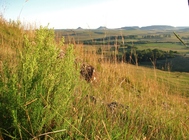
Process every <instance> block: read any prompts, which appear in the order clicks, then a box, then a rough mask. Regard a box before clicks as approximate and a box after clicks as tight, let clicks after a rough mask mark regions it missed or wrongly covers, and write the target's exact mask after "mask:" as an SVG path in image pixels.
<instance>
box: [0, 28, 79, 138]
mask: <svg viewBox="0 0 189 140" xmlns="http://www.w3.org/2000/svg"><path fill="white" fill-rule="evenodd" d="M60 44H61V43H60ZM60 44H59V45H60ZM20 45H22V46H21V47H19V48H17V49H16V52H15V54H16V55H15V58H13V59H17V62H16V64H14V66H13V65H10V63H11V62H10V60H9V61H8V60H7V59H4V60H2V61H1V73H0V89H1V90H0V101H1V103H0V114H1V115H0V120H1V122H0V129H1V133H2V134H3V135H4V136H6V138H11V139H26V138H36V139H38V138H39V139H40V135H41V134H43V133H46V132H49V131H50V132H52V131H53V130H58V131H57V132H62V131H65V130H64V128H65V127H66V126H64V125H65V124H64V121H65V120H64V119H66V117H68V116H66V115H65V114H66V112H67V108H69V106H70V105H69V104H70V99H71V97H72V96H73V95H72V93H73V92H74V90H75V87H76V86H77V82H78V78H79V72H78V71H77V70H76V69H74V67H75V63H74V61H75V58H74V54H73V45H69V46H68V47H67V48H66V55H65V57H64V59H57V56H58V53H59V51H60V48H59V46H58V45H57V44H56V42H55V41H54V31H53V30H49V29H48V28H47V27H44V28H43V27H40V29H37V30H36V31H35V37H34V38H32V39H31V38H30V37H29V36H28V35H27V33H26V34H24V35H23V43H22V44H20ZM62 45H63V44H62ZM7 47H8V46H7ZM10 47H11V46H10ZM42 136H43V135H42Z"/></svg>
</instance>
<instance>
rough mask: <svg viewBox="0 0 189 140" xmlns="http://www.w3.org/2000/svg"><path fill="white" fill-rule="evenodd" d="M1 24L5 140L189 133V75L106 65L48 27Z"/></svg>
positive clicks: (1, 134) (0, 132)
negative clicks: (90, 79)
mask: <svg viewBox="0 0 189 140" xmlns="http://www.w3.org/2000/svg"><path fill="white" fill-rule="evenodd" d="M0 24H1V26H0V33H1V40H0V48H1V50H2V51H1V54H0V120H1V121H0V139H188V138H189V127H188V126H189V118H188V110H189V106H188V104H189V100H188V97H187V96H188V95H189V93H188V91H189V89H188V83H189V78H188V77H189V74H188V73H179V72H177V73H173V72H170V71H168V72H167V71H160V70H157V69H149V68H145V67H138V66H134V65H130V64H128V63H117V62H115V63H110V62H108V61H106V62H103V61H102V62H101V63H100V62H99V61H98V60H99V55H96V54H95V53H93V52H92V51H86V50H85V48H84V47H83V46H82V45H72V44H64V43H65V42H64V38H62V39H61V40H59V38H58V39H57V38H56V37H55V34H54V31H53V30H50V29H48V27H40V28H39V29H36V30H30V31H29V30H28V31H26V30H24V29H23V28H22V26H21V25H20V24H19V23H17V22H16V23H15V22H14V23H12V22H6V21H4V20H3V19H1V21H0ZM60 49H63V50H64V51H65V53H66V55H65V57H64V58H63V59H58V58H57V55H58V54H59V52H60ZM103 51H104V50H101V52H100V51H99V53H100V54H101V55H103ZM148 51H149V52H150V51H156V52H158V51H159V50H148ZM142 52H143V51H141V53H142ZM159 53H162V54H164V52H162V51H159ZM76 60H80V61H82V62H88V63H89V64H91V65H93V66H94V67H95V68H96V71H97V75H98V77H97V82H95V83H87V82H86V81H85V80H83V79H82V78H80V75H79V67H80V66H79V65H80V64H76ZM94 100H95V102H94Z"/></svg>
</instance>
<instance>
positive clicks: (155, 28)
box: [140, 25, 177, 30]
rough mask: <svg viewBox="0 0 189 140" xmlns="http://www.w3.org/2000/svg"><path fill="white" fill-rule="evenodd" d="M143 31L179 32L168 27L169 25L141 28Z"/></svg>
mask: <svg viewBox="0 0 189 140" xmlns="http://www.w3.org/2000/svg"><path fill="white" fill-rule="evenodd" d="M140 29H141V30H177V29H176V28H175V27H173V26H168V25H152V26H146V27H141V28H140Z"/></svg>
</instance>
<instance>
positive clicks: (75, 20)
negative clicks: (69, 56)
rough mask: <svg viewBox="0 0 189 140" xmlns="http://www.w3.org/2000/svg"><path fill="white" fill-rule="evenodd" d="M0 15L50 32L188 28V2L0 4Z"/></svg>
mask: <svg viewBox="0 0 189 140" xmlns="http://www.w3.org/2000/svg"><path fill="white" fill-rule="evenodd" d="M0 14H1V15H2V16H3V18H5V19H6V20H7V21H9V20H10V19H11V20H20V21H21V22H22V23H24V24H33V25H34V24H35V25H36V26H39V25H42V26H47V25H48V24H49V27H50V28H54V29H76V28H78V27H81V28H85V29H95V28H98V27H100V26H106V27H107V28H120V27H125V26H139V27H143V26H150V25H170V26H189V6H188V0H0Z"/></svg>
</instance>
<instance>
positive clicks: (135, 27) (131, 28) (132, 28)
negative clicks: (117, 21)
mask: <svg viewBox="0 0 189 140" xmlns="http://www.w3.org/2000/svg"><path fill="white" fill-rule="evenodd" d="M121 29H123V30H140V28H139V27H138V26H128V27H127V26H126V27H122V28H121Z"/></svg>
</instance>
